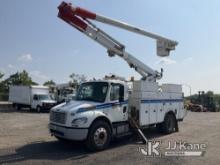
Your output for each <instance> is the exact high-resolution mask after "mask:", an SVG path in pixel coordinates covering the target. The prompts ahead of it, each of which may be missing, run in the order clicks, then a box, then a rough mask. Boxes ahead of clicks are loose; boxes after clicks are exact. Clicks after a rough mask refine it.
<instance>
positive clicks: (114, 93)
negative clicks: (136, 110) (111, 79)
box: [109, 83, 128, 122]
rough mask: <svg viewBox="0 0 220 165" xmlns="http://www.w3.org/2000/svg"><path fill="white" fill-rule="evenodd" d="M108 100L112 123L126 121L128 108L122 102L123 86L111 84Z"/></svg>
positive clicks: (125, 103) (123, 101)
mask: <svg viewBox="0 0 220 165" xmlns="http://www.w3.org/2000/svg"><path fill="white" fill-rule="evenodd" d="M109 99H110V103H111V105H112V106H111V110H110V111H109V113H110V116H111V119H112V121H113V122H120V121H126V120H127V118H128V113H127V111H128V110H127V107H128V106H127V102H125V100H124V86H123V85H122V84H117V83H111V89H110V97H109Z"/></svg>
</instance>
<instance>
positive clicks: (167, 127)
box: [161, 114, 177, 134]
mask: <svg viewBox="0 0 220 165" xmlns="http://www.w3.org/2000/svg"><path fill="white" fill-rule="evenodd" d="M161 129H162V132H163V133H165V134H170V133H173V132H174V131H175V130H176V129H177V121H176V118H175V116H174V115H173V114H167V115H166V116H165V119H164V122H163V123H162V126H161Z"/></svg>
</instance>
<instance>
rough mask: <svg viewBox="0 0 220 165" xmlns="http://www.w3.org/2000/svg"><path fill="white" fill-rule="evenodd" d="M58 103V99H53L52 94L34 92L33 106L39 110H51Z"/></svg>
mask: <svg viewBox="0 0 220 165" xmlns="http://www.w3.org/2000/svg"><path fill="white" fill-rule="evenodd" d="M55 104H56V101H55V100H54V99H52V97H51V95H50V94H44V93H40V94H37V93H36V94H34V95H33V98H32V104H31V108H32V109H36V110H37V112H40V111H42V110H49V109H51V108H52V107H53V106H54V105H55Z"/></svg>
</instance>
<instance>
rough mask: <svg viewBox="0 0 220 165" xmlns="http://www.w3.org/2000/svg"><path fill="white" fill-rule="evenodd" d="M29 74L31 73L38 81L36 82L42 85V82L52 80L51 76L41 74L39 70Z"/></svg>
mask: <svg viewBox="0 0 220 165" xmlns="http://www.w3.org/2000/svg"><path fill="white" fill-rule="evenodd" d="M29 73H30V75H31V77H32V78H33V79H34V81H36V82H40V83H42V82H44V81H47V80H49V79H50V77H49V76H47V75H45V74H43V73H41V72H40V71H38V70H34V71H30V72H29Z"/></svg>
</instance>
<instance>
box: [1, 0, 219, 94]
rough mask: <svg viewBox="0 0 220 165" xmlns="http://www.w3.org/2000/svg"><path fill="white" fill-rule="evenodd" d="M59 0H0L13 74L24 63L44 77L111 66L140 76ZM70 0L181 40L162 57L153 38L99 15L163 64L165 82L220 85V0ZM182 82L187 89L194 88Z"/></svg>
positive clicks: (100, 72) (5, 57) (5, 59)
mask: <svg viewBox="0 0 220 165" xmlns="http://www.w3.org/2000/svg"><path fill="white" fill-rule="evenodd" d="M60 2H61V1H60V0H48V1H45V0H37V1H34V0H19V1H14V0H1V1H0V57H1V60H0V71H2V72H3V73H5V74H6V76H7V75H9V74H11V73H14V72H16V71H21V70H22V69H26V70H27V71H28V72H29V73H30V74H31V76H32V78H33V79H34V80H35V81H37V82H39V83H43V82H44V81H46V80H49V79H53V80H54V81H56V82H58V83H62V82H67V81H68V80H69V75H70V74H71V73H73V72H74V73H78V74H85V75H87V76H88V77H89V78H91V77H96V78H101V77H103V76H104V75H105V74H108V73H116V74H118V75H122V76H124V77H127V78H129V77H130V76H135V77H136V78H139V75H138V74H137V73H135V72H134V71H133V70H132V69H130V68H129V67H128V66H127V64H126V63H125V62H124V61H123V60H121V59H119V58H118V57H115V58H109V57H108V56H107V53H106V50H105V49H104V48H102V47H101V46H100V45H98V44H96V43H94V41H92V40H90V39H89V38H87V37H85V36H84V35H82V34H81V33H79V32H78V31H77V30H75V29H73V28H72V27H70V26H69V25H67V24H66V23H65V22H63V21H62V20H60V19H58V18H57V12H58V10H57V6H58V5H59V4H60ZM68 2H72V3H73V4H75V5H77V6H81V7H84V8H87V9H89V10H91V11H94V12H97V13H100V14H102V15H105V16H108V17H111V18H115V19H118V20H122V21H124V22H127V23H129V24H133V25H136V26H138V27H141V28H143V29H147V30H148V31H151V32H154V33H158V34H160V35H163V36H165V37H168V38H171V39H174V40H177V41H178V42H179V45H178V46H177V49H176V51H174V52H172V53H171V56H170V57H169V58H168V59H161V58H159V57H157V56H156V49H155V47H156V46H155V41H154V40H151V39H148V38H146V37H143V36H139V35H137V34H132V33H130V32H127V31H123V30H120V29H117V28H114V27H110V26H106V25H102V24H99V23H98V25H99V26H100V27H101V28H103V29H104V30H105V31H106V32H109V33H110V34H111V35H112V36H114V37H115V38H117V39H118V40H119V41H121V42H122V43H124V44H125V45H126V49H127V51H128V52H130V53H132V54H133V55H134V56H136V57H137V58H138V59H141V60H142V61H143V62H144V63H146V64H147V65H149V66H150V67H152V68H153V69H160V68H164V77H163V79H162V80H160V82H161V83H163V82H168V83H178V84H189V85H190V86H191V87H192V92H193V93H195V92H197V91H198V90H205V91H207V90H213V91H215V92H217V93H220V77H219V73H220V65H219V61H220V56H219V55H220V53H219V52H220V46H219V43H220V42H219V41H220V39H219V38H220V31H219V27H220V19H219V15H220V11H219V6H220V1H218V0H212V1H205V0H186V1H176V0H169V1H159V0H148V1H146V0H139V1H134V0H130V1H125V0H121V1H116V0H111V1H107V0H93V1H91V0H90V1H89V0H83V1H82V0H81V1H80V0H74V1H72V0H70V1H68ZM184 90H185V93H186V95H188V94H189V89H188V88H185V89H184Z"/></svg>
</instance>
